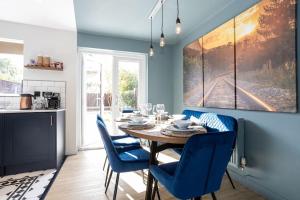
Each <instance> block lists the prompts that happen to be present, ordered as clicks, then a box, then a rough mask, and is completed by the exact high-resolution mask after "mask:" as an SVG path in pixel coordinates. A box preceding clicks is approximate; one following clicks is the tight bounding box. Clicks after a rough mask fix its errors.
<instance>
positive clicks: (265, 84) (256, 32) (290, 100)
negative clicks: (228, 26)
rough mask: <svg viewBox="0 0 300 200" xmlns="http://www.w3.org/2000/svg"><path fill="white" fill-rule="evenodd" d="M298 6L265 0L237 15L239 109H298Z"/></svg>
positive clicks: (281, 0) (290, 2)
mask: <svg viewBox="0 0 300 200" xmlns="http://www.w3.org/2000/svg"><path fill="white" fill-rule="evenodd" d="M295 9H296V1H295V0H284V1H283V0H264V1H261V2H260V3H258V4H256V5H254V6H253V7H251V8H250V9H248V10H246V11H245V12H243V13H241V14H240V15H239V16H237V17H236V19H235V21H236V69H237V73H236V78H237V85H236V88H237V109H245V110H262V111H271V112H296V107H297V106H296V101H297V98H296V93H297V91H296V54H295V53H296V35H295V33H296V32H295V28H296V20H295V14H296V11H295ZM275 19H276V20H275Z"/></svg>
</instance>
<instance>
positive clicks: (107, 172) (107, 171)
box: [104, 164, 110, 186]
mask: <svg viewBox="0 0 300 200" xmlns="http://www.w3.org/2000/svg"><path fill="white" fill-rule="evenodd" d="M109 167H110V166H109V164H108V166H107V170H106V176H105V183H104V186H106V184H107V178H108V174H109Z"/></svg>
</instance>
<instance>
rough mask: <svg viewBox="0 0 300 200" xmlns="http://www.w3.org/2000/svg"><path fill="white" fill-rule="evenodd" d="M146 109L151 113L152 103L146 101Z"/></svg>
mask: <svg viewBox="0 0 300 200" xmlns="http://www.w3.org/2000/svg"><path fill="white" fill-rule="evenodd" d="M145 110H146V112H147V113H146V114H147V115H149V113H150V111H151V110H152V103H145Z"/></svg>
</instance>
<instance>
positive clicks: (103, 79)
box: [80, 51, 147, 149]
mask: <svg viewBox="0 0 300 200" xmlns="http://www.w3.org/2000/svg"><path fill="white" fill-rule="evenodd" d="M81 57H82V62H81V63H82V84H81V85H82V112H81V118H82V120H81V121H82V130H81V141H80V148H81V149H95V148H101V147H103V144H102V142H101V138H100V135H99V132H98V130H97V126H96V122H95V121H96V116H97V114H100V115H101V116H102V118H103V119H104V121H105V123H106V126H107V129H108V130H109V132H110V134H119V132H120V131H118V128H117V124H116V122H115V119H116V118H117V117H118V116H119V115H120V113H121V111H122V110H123V109H136V108H137V107H138V105H140V104H142V103H144V102H146V98H147V68H146V56H145V55H134V54H131V53H129V54H126V53H122V54H118V53H116V52H113V53H112V52H106V51H103V52H102V51H82V52H81Z"/></svg>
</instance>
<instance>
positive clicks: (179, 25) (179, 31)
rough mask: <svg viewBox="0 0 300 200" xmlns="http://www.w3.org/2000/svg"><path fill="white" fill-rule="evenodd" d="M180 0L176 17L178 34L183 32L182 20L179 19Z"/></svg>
mask: <svg viewBox="0 0 300 200" xmlns="http://www.w3.org/2000/svg"><path fill="white" fill-rule="evenodd" d="M178 1H179V0H177V19H176V34H177V35H179V34H180V33H181V22H180V19H179V3H178Z"/></svg>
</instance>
